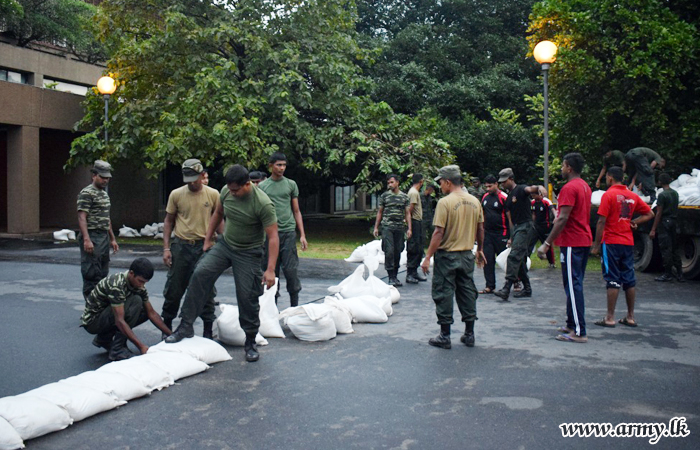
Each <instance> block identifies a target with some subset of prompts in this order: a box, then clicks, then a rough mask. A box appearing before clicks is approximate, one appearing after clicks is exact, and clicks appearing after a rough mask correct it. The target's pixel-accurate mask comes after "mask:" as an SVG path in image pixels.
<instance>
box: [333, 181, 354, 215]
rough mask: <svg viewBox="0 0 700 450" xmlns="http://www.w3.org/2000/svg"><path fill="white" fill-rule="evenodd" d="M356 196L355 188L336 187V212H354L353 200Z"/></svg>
mask: <svg viewBox="0 0 700 450" xmlns="http://www.w3.org/2000/svg"><path fill="white" fill-rule="evenodd" d="M354 195H355V186H336V187H335V211H352V210H353V208H352V206H353V205H352V198H353V196H354Z"/></svg>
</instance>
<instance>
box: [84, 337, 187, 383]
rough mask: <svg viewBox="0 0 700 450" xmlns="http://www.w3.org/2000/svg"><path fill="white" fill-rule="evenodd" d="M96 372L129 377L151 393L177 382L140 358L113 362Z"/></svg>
mask: <svg viewBox="0 0 700 450" xmlns="http://www.w3.org/2000/svg"><path fill="white" fill-rule="evenodd" d="M168 345H170V344H168ZM172 345H175V344H172ZM154 347H155V346H154ZM154 347H150V348H149V350H148V351H149V352H150V351H151V349H152V348H154ZM96 372H98V373H102V372H108V373H120V374H122V375H126V376H129V377H131V378H134V379H135V380H137V381H139V382H140V383H141V385H143V387H145V388H146V389H148V390H149V391H151V392H152V391H155V390H159V391H160V390H161V389H164V388H166V387H168V386H172V385H173V384H175V380H173V377H171V376H170V374H169V373H168V372H166V371H165V370H163V369H161V368H160V367H157V366H155V365H153V364H152V363H150V362H148V361H145V360H143V361H142V360H139V358H131V359H125V360H123V361H115V362H111V363H109V364H105V365H104V366H102V367H100V368H99V369H97V371H96Z"/></svg>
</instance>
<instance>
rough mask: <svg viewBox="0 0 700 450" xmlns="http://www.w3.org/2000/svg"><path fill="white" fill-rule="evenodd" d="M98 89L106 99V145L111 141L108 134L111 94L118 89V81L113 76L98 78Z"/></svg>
mask: <svg viewBox="0 0 700 450" xmlns="http://www.w3.org/2000/svg"><path fill="white" fill-rule="evenodd" d="M97 90H98V91H100V94H102V96H103V97H104V99H105V145H107V143H108V142H109V138H108V136H107V122H109V96H110V95H112V94H114V91H116V90H117V83H115V81H114V78H112V77H108V76H105V77H102V78H100V79H99V80H97Z"/></svg>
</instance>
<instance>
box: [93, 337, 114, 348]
mask: <svg viewBox="0 0 700 450" xmlns="http://www.w3.org/2000/svg"><path fill="white" fill-rule="evenodd" d="M113 339H114V332H107V333H101V334H97V335H95V339H93V340H92V345H94V346H95V347H101V348H103V349H105V350H107V351H110V350H111V349H112V340H113Z"/></svg>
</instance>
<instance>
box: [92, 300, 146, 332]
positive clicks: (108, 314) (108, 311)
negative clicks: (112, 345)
mask: <svg viewBox="0 0 700 450" xmlns="http://www.w3.org/2000/svg"><path fill="white" fill-rule="evenodd" d="M146 320H148V316H147V314H146V309H145V308H144V307H143V298H142V297H141V296H140V295H138V294H131V295H130V296H128V297H127V298H126V302H124V321H125V322H126V323H127V324H128V325H129V327H130V328H131V329H132V330H133V329H134V328H136V327H137V326H139V325H141V324H142V323H144V322H145V321H146ZM84 328H85V331H87V332H88V333H90V334H99V335H113V334H114V333H115V332H116V331H117V326H116V325H115V321H114V312H113V311H112V307H111V306H108V307H106V308H105V309H103V310H102V312H101V313H99V314H98V315H96V316H95V317H94V318H93V320H92V321H90V323H88V324H87V325H85V326H84Z"/></svg>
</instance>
